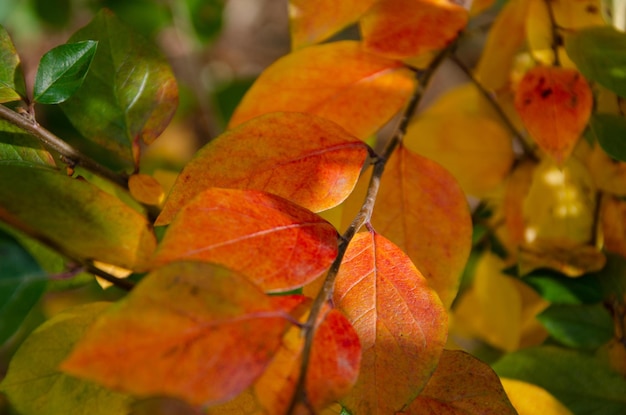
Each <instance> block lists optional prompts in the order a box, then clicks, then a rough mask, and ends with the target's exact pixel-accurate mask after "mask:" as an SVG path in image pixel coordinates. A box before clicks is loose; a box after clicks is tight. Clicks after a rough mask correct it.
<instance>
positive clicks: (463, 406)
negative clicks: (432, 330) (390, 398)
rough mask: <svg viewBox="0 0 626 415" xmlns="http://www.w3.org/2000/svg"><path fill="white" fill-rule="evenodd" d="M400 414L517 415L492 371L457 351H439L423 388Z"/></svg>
mask: <svg viewBox="0 0 626 415" xmlns="http://www.w3.org/2000/svg"><path fill="white" fill-rule="evenodd" d="M403 413H404V414H407V415H411V414H419V415H440V414H447V415H490V414H492V415H507V414H508V415H517V412H516V411H515V409H514V408H513V406H512V405H511V402H509V399H508V398H507V396H506V393H505V392H504V389H503V388H502V384H501V383H500V379H499V378H498V375H496V374H495V372H494V371H493V369H491V368H490V367H489V365H487V364H486V363H483V362H481V361H480V360H478V359H477V358H475V357H474V356H472V355H470V354H469V353H466V352H463V351H461V350H444V351H443V354H442V355H441V359H439V364H438V365H437V369H436V370H435V373H433V376H432V377H431V378H430V380H429V381H428V383H427V384H426V387H425V388H424V390H422V393H420V395H419V396H418V397H417V399H415V400H414V401H413V403H411V405H409V407H408V408H407V409H406V410H405V411H404V412H403Z"/></svg>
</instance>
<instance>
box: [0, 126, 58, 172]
mask: <svg viewBox="0 0 626 415" xmlns="http://www.w3.org/2000/svg"><path fill="white" fill-rule="evenodd" d="M15 163H24V164H34V165H44V166H52V167H53V166H55V163H54V159H53V158H52V155H51V154H50V153H49V152H48V151H47V150H46V149H45V148H44V147H43V145H42V144H41V142H40V141H39V140H38V139H37V138H35V137H33V136H32V135H30V134H28V133H26V131H24V130H22V129H20V128H18V127H16V126H14V125H13V124H11V123H9V122H8V121H4V120H0V164H15Z"/></svg>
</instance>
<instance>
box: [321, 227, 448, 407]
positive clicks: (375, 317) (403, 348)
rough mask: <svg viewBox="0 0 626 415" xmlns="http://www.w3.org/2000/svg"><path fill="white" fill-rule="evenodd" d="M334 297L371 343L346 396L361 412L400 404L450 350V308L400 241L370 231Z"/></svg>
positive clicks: (359, 239) (357, 244)
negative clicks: (445, 349)
mask: <svg viewBox="0 0 626 415" xmlns="http://www.w3.org/2000/svg"><path fill="white" fill-rule="evenodd" d="M333 301H334V304H335V306H336V307H337V308H338V309H339V310H341V311H343V312H344V314H345V315H346V316H347V317H348V320H350V322H351V323H352V325H353V326H354V328H355V329H356V331H357V333H358V334H359V338H360V339H361V347H362V348H363V356H362V360H361V371H360V374H359V378H358V380H357V383H356V385H355V386H354V388H353V389H352V391H351V392H350V394H348V395H347V396H346V397H345V398H344V399H342V400H341V402H342V404H343V405H344V406H345V407H347V408H348V410H349V411H351V413H357V414H360V413H382V414H390V413H394V411H398V410H400V409H401V408H403V407H404V406H405V405H407V404H408V403H410V402H411V401H412V400H413V398H414V397H415V396H416V395H417V394H418V393H419V392H420V390H421V389H422V388H423V387H424V386H425V385H426V382H427V381H428V379H429V378H430V376H431V374H432V372H433V371H434V370H435V367H436V365H437V361H438V360H439V356H440V355H441V352H442V350H443V345H444V343H445V341H446V337H447V314H446V311H445V309H444V307H443V306H442V304H441V301H440V300H439V297H438V296H437V294H436V293H435V292H434V291H433V290H432V289H431V288H430V287H429V285H428V282H427V280H426V278H424V276H423V275H422V274H421V273H420V272H419V271H418V270H417V268H415V266H414V265H413V263H412V262H411V260H410V259H409V258H408V257H407V256H406V254H404V253H403V252H402V251H401V250H400V248H398V247H397V246H395V245H394V244H393V243H391V242H390V241H389V240H387V239H385V238H384V237H382V236H380V235H378V234H376V233H374V232H365V233H359V234H357V235H356V236H355V237H354V239H353V240H352V242H350V245H349V246H348V250H347V252H346V254H345V257H344V260H343V263H342V265H341V268H340V270H339V274H338V275H337V280H336V282H335V292H334V294H333Z"/></svg>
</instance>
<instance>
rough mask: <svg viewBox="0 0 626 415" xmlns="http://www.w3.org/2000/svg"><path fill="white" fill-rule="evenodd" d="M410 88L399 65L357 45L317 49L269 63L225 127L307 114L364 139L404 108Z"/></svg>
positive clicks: (408, 78) (337, 44) (408, 77)
mask: <svg viewBox="0 0 626 415" xmlns="http://www.w3.org/2000/svg"><path fill="white" fill-rule="evenodd" d="M337 62H341V70H340V71H337ZM413 89H414V82H413V75H412V74H411V72H410V71H409V70H408V69H407V68H405V67H404V66H403V65H402V63H400V62H397V61H394V60H390V59H386V58H383V57H381V56H377V55H374V54H371V53H368V52H366V51H364V50H363V48H362V45H361V44H360V43H359V42H354V41H342V42H333V43H328V44H323V45H315V46H311V47H308V48H304V49H301V50H298V51H296V52H293V53H291V54H289V55H287V56H285V57H283V58H281V59H279V60H277V61H276V62H274V64H272V65H270V67H268V68H267V69H266V70H265V71H264V72H263V73H262V74H261V75H260V76H259V77H258V78H257V80H256V82H255V83H254V85H252V87H251V88H250V89H249V90H248V92H247V93H246V95H245V96H244V98H243V99H242V100H241V102H240V103H239V106H238V107H237V109H236V111H235V113H234V114H233V116H232V118H231V120H230V123H229V127H231V128H232V127H234V126H236V125H239V124H241V123H243V122H244V121H247V120H249V119H251V118H254V117H257V116H259V115H261V114H267V113H270V112H276V111H295V112H307V113H311V114H315V115H319V116H320V117H323V118H326V119H329V120H331V121H334V122H336V123H337V124H339V125H340V126H342V127H343V128H345V129H346V130H347V131H348V132H350V133H351V134H353V135H354V136H356V137H358V138H360V139H362V140H364V139H366V138H368V137H369V136H370V135H372V134H373V133H374V132H376V131H377V130H378V129H380V128H381V127H382V126H383V125H384V124H385V123H386V122H387V121H389V119H390V118H391V117H393V116H394V115H395V114H396V113H397V112H398V111H399V110H400V109H401V108H402V107H403V106H404V105H405V103H406V102H407V100H408V98H409V97H410V96H411V93H412V92H413Z"/></svg>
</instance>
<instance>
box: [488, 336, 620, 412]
mask: <svg viewBox="0 0 626 415" xmlns="http://www.w3.org/2000/svg"><path fill="white" fill-rule="evenodd" d="M493 368H494V370H495V371H496V373H497V374H498V375H499V376H500V377H506V378H512V379H519V380H523V381H526V382H529V383H532V384H535V385H537V386H540V387H542V388H544V389H546V390H547V391H548V392H550V393H551V394H552V395H554V397H555V398H557V399H558V400H559V401H561V402H562V403H563V404H565V405H566V406H567V407H568V408H569V409H570V410H571V411H572V412H573V413H574V414H602V415H622V414H624V413H626V379H624V378H623V377H622V376H621V375H620V374H618V373H616V372H613V371H612V370H611V369H609V368H608V367H607V366H605V364H604V363H602V362H601V361H600V360H598V359H596V358H594V357H593V356H590V355H587V354H583V353H581V352H577V351H574V350H569V349H563V348H559V347H554V346H542V347H535V348H529V349H525V350H520V351H518V352H515V353H510V354H507V355H505V356H504V357H503V358H502V359H500V360H499V361H498V362H496V363H495V364H494V365H493Z"/></svg>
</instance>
